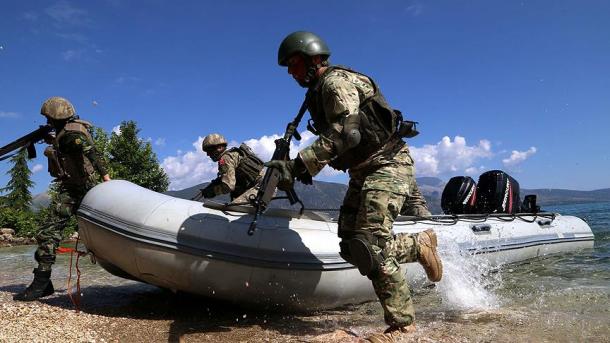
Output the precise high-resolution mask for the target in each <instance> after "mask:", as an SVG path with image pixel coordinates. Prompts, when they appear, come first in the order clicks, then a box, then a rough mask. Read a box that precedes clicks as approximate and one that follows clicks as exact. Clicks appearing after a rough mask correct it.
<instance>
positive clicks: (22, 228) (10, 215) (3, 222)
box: [0, 207, 40, 238]
mask: <svg viewBox="0 0 610 343" xmlns="http://www.w3.org/2000/svg"><path fill="white" fill-rule="evenodd" d="M39 225H40V222H39V220H38V218H37V215H36V214H35V213H32V212H31V211H19V210H15V209H13V208H10V207H3V208H0V226H1V227H3V228H10V229H13V230H15V236H19V237H29V238H34V237H35V236H36V234H37V233H38V227H39Z"/></svg>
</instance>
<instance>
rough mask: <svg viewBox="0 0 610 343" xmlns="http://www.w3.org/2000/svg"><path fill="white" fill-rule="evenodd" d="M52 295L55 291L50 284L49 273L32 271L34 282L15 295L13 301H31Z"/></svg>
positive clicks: (47, 271)
mask: <svg viewBox="0 0 610 343" xmlns="http://www.w3.org/2000/svg"><path fill="white" fill-rule="evenodd" d="M53 293H55V289H54V288H53V283H52V282H51V271H50V270H45V271H42V270H38V269H34V281H32V284H30V285H29V286H28V288H26V289H25V291H23V292H21V293H19V294H17V295H15V296H14V297H13V300H18V301H33V300H36V299H40V298H42V297H46V296H48V295H51V294H53Z"/></svg>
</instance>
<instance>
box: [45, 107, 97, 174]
mask: <svg viewBox="0 0 610 343" xmlns="http://www.w3.org/2000/svg"><path fill="white" fill-rule="evenodd" d="M90 127H91V124H90V123H88V122H86V121H84V120H79V119H76V120H72V121H70V122H68V123H67V124H66V125H65V126H64V128H63V129H61V131H59V133H58V134H57V136H56V137H55V140H54V141H53V145H51V146H49V147H47V148H46V149H45V152H44V154H45V156H46V157H47V160H48V165H49V174H51V176H53V177H54V178H56V179H58V180H59V181H62V182H64V183H70V184H85V183H86V182H87V180H89V179H90V178H92V176H93V174H94V169H93V165H92V164H91V161H89V159H88V158H87V157H86V156H85V155H84V154H83V152H82V150H81V149H73V148H71V147H69V146H66V145H69V144H78V142H69V143H67V144H65V143H62V139H63V138H64V137H65V136H66V135H68V134H70V133H80V134H81V135H80V136H81V137H84V138H85V139H87V141H88V142H87V143H88V144H89V145H91V146H93V137H91V133H90V132H89V128H90ZM77 139H81V138H77ZM75 150H76V151H75Z"/></svg>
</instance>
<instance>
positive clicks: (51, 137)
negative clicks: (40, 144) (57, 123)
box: [43, 132, 55, 144]
mask: <svg viewBox="0 0 610 343" xmlns="http://www.w3.org/2000/svg"><path fill="white" fill-rule="evenodd" d="M43 140H44V142H45V143H47V144H53V142H54V141H55V133H54V132H49V133H47V135H46V136H45V137H44V138H43Z"/></svg>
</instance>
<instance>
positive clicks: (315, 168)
mask: <svg viewBox="0 0 610 343" xmlns="http://www.w3.org/2000/svg"><path fill="white" fill-rule="evenodd" d="M318 87H319V90H318V92H320V95H319V96H317V97H316V98H315V99H314V100H316V99H318V100H317V101H321V102H322V103H321V104H320V103H315V104H312V103H311V100H310V103H309V104H308V109H309V111H310V112H311V111H312V109H313V108H312V107H318V108H321V109H322V111H323V114H324V116H325V118H324V119H325V121H326V122H325V123H324V124H325V125H324V127H326V130H324V131H323V132H319V133H318V138H317V139H316V140H315V141H314V142H313V143H312V144H311V145H310V146H308V147H306V148H304V149H303V150H301V151H300V152H299V156H300V157H301V159H302V160H303V163H304V164H305V167H306V168H307V171H308V172H309V173H310V174H311V175H312V176H315V175H316V174H318V173H319V172H320V170H322V168H324V166H325V165H327V164H329V163H331V162H332V161H333V160H334V159H336V158H338V157H340V155H341V154H342V151H341V149H340V147H341V146H342V145H344V143H343V141H342V140H343V139H344V138H343V136H342V131H343V125H342V123H343V122H344V121H345V118H346V117H348V116H352V115H361V111H360V109H361V106H362V104H363V103H365V102H367V100H369V99H370V98H372V97H373V96H374V95H375V94H376V93H375V91H376V87H375V85H374V82H373V81H372V80H371V79H369V78H368V77H367V76H365V75H363V74H359V73H356V72H351V71H349V70H344V69H333V70H331V71H330V72H327V73H324V74H323V75H322V77H321V80H319V81H318ZM377 91H378V89H377ZM356 148H358V147H356ZM403 150H404V151H406V156H407V157H408V160H409V162H411V163H412V161H411V160H410V157H409V156H408V155H409V154H408V148H407V146H406V143H404V141H402V140H401V139H399V138H396V139H392V140H391V141H390V142H389V143H388V144H385V145H383V146H382V147H380V148H379V149H378V150H377V151H375V152H374V153H372V154H371V155H370V157H368V158H367V159H366V160H365V161H363V162H361V163H358V164H357V165H354V166H351V167H350V168H349V171H350V173H354V172H358V171H360V170H368V169H370V168H375V167H378V166H381V165H387V164H393V163H397V161H396V159H395V157H396V156H397V155H399V152H402V151H403ZM404 155H405V154H404V153H403V154H400V157H401V158H402V157H404ZM399 159H400V158H399Z"/></svg>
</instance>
